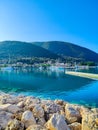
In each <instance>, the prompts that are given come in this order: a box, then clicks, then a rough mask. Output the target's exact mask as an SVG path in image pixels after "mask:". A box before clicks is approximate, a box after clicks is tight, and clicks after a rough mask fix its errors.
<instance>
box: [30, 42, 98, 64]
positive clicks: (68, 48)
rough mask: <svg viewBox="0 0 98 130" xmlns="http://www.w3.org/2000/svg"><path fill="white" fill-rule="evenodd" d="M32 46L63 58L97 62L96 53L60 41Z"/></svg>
mask: <svg viewBox="0 0 98 130" xmlns="http://www.w3.org/2000/svg"><path fill="white" fill-rule="evenodd" d="M33 44H34V45H38V46H40V47H43V48H45V49H47V50H49V51H51V52H53V53H55V54H57V55H61V56H63V57H74V58H82V59H84V60H86V61H95V62H98V54H97V53H95V52H94V51H92V50H89V49H87V48H84V47H80V46H78V45H75V44H72V43H68V42H61V41H49V42H33Z"/></svg>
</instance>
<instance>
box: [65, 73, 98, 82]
mask: <svg viewBox="0 0 98 130" xmlns="http://www.w3.org/2000/svg"><path fill="white" fill-rule="evenodd" d="M65 73H66V74H69V75H74V76H80V77H84V78H89V79H94V80H98V74H91V73H83V72H74V71H66V72H65Z"/></svg>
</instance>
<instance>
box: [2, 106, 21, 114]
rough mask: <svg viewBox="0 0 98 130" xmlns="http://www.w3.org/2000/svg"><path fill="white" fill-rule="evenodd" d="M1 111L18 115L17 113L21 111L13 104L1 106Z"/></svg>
mask: <svg viewBox="0 0 98 130" xmlns="http://www.w3.org/2000/svg"><path fill="white" fill-rule="evenodd" d="M0 110H1V111H3V110H4V111H8V112H11V113H16V112H18V111H20V109H19V107H17V105H12V104H4V105H0Z"/></svg>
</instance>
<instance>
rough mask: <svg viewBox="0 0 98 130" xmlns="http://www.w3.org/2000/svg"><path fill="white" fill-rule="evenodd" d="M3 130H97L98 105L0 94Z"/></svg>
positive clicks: (0, 118)
mask: <svg viewBox="0 0 98 130" xmlns="http://www.w3.org/2000/svg"><path fill="white" fill-rule="evenodd" d="M0 130H98V109H97V108H94V109H90V108H86V107H84V106H80V105H73V104H70V103H68V102H64V101H62V100H55V101H52V100H44V99H39V98H35V97H25V96H12V95H9V94H1V96H0Z"/></svg>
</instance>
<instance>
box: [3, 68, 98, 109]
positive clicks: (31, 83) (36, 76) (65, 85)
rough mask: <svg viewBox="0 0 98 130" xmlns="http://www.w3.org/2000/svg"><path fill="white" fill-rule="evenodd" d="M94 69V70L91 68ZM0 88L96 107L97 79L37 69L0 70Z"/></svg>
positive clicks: (97, 96) (97, 102)
mask: <svg viewBox="0 0 98 130" xmlns="http://www.w3.org/2000/svg"><path fill="white" fill-rule="evenodd" d="M93 71H94V70H93ZM0 90H1V91H3V92H7V93H12V94H16V95H17V94H25V95H32V96H38V97H41V98H48V99H63V100H65V101H69V102H72V103H79V104H85V105H90V106H97V107H98V81H94V80H91V79H86V78H81V77H76V76H69V75H66V74H65V73H64V72H63V71H62V72H51V71H45V70H44V71H39V70H36V69H34V70H31V69H30V70H17V71H16V70H14V71H11V72H4V71H0Z"/></svg>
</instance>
